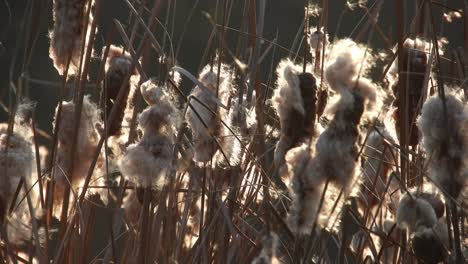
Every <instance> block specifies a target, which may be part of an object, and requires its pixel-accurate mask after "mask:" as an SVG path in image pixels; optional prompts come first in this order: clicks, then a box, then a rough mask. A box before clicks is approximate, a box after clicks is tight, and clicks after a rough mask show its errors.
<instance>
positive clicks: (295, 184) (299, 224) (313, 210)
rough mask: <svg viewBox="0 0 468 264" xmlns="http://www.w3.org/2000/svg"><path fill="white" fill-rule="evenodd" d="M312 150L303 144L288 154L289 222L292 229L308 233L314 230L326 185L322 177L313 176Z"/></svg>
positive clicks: (300, 232) (296, 231)
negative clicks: (290, 201)
mask: <svg viewBox="0 0 468 264" xmlns="http://www.w3.org/2000/svg"><path fill="white" fill-rule="evenodd" d="M312 151H313V150H312V149H309V148H308V147H307V145H306V144H303V145H301V146H299V147H296V148H293V149H291V150H290V151H289V152H288V153H287V155H286V165H287V170H288V173H287V174H288V177H289V178H290V179H291V183H290V184H289V185H290V186H289V187H290V195H291V198H292V205H291V208H290V212H289V217H288V222H289V225H290V227H291V229H292V231H293V232H295V233H299V234H307V233H309V232H310V231H311V230H312V226H313V224H314V221H315V219H316V215H317V213H318V210H319V208H318V207H319V204H320V197H321V194H322V191H323V185H324V184H323V183H322V182H321V181H320V179H316V178H314V177H311V176H312V175H311V174H312V171H311V169H312V168H311V160H312V158H313V157H312V156H313V153H312Z"/></svg>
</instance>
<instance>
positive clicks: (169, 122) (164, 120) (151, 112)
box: [119, 80, 178, 187]
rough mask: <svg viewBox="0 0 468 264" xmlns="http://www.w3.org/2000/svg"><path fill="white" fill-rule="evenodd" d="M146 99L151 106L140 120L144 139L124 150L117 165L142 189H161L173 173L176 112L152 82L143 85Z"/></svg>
mask: <svg viewBox="0 0 468 264" xmlns="http://www.w3.org/2000/svg"><path fill="white" fill-rule="evenodd" d="M142 91H143V94H145V96H144V97H145V99H147V100H148V101H149V102H153V103H154V104H153V105H149V106H148V107H147V108H146V109H145V110H144V111H143V112H142V113H141V115H140V117H139V125H140V127H141V129H142V131H143V137H142V138H141V140H140V142H138V143H137V144H132V145H130V146H129V147H128V148H127V151H126V152H125V155H124V156H123V158H122V159H121V161H120V166H119V167H120V170H121V172H122V174H123V175H124V176H125V177H126V178H128V179H129V180H130V181H132V182H134V183H135V184H137V185H138V186H142V187H161V186H162V185H164V183H165V180H166V176H167V175H168V174H169V172H170V171H171V170H172V157H173V145H174V133H175V128H176V127H178V121H177V109H175V107H174V106H173V102H172V101H171V98H170V96H169V94H168V93H167V92H166V91H165V87H162V86H156V85H155V84H154V80H149V81H147V82H146V83H144V84H143V85H142Z"/></svg>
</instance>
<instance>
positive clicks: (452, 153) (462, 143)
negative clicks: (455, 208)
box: [417, 93, 468, 198]
mask: <svg viewBox="0 0 468 264" xmlns="http://www.w3.org/2000/svg"><path fill="white" fill-rule="evenodd" d="M445 106H446V108H445V109H446V110H444V102H443V101H442V99H441V98H440V97H439V96H437V95H436V96H432V97H430V98H429V99H428V100H427V101H426V102H425V103H424V106H423V108H422V110H421V116H420V117H419V118H418V120H417V124H418V127H419V129H420V131H421V134H422V146H423V147H424V148H425V149H426V152H427V155H428V157H431V158H430V163H429V169H430V175H431V178H432V179H433V180H434V181H435V183H436V184H437V185H438V186H439V187H440V188H442V189H443V190H444V191H445V192H448V193H449V194H450V195H452V196H453V197H454V198H457V197H458V196H459V194H460V192H461V190H462V189H463V188H465V186H466V185H467V180H468V164H467V161H466V160H467V156H468V155H467V154H466V153H468V152H467V151H468V108H467V106H466V103H465V102H463V101H462V100H461V99H459V98H458V97H457V96H456V95H454V94H450V93H448V94H446V96H445ZM444 113H446V114H444Z"/></svg>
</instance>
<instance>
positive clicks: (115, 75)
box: [101, 45, 140, 136]
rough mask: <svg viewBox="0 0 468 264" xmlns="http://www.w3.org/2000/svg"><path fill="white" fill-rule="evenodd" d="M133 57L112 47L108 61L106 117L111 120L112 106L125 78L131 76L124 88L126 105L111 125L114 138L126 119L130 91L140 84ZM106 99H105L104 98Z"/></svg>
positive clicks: (111, 133)
mask: <svg viewBox="0 0 468 264" xmlns="http://www.w3.org/2000/svg"><path fill="white" fill-rule="evenodd" d="M132 60H133V59H132V57H131V56H130V54H129V53H128V52H124V50H123V48H120V47H117V46H114V45H111V46H110V47H109V53H108V57H107V61H106V67H105V70H106V79H105V80H106V82H105V86H104V89H106V91H105V94H106V102H105V104H106V111H105V112H106V117H107V118H109V115H110V112H111V110H112V106H113V105H114V104H115V101H116V99H117V95H118V93H119V90H120V88H121V86H122V84H123V82H124V81H125V77H127V76H129V78H130V79H129V81H128V83H127V84H126V85H125V86H124V87H122V89H124V91H125V96H124V98H125V99H124V103H122V104H121V105H120V106H119V109H117V114H116V116H115V119H114V122H112V123H111V124H109V133H108V136H114V135H117V134H119V133H120V129H121V126H122V121H123V118H124V113H125V108H126V103H127V102H126V100H127V98H128V95H129V92H130V90H134V89H135V87H136V86H137V85H138V82H139V79H140V78H139V74H138V73H137V72H136V70H135V68H134V66H133V61H132ZM101 96H102V97H104V90H103V91H102V95H101ZM103 99H104V98H103Z"/></svg>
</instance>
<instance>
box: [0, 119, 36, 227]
mask: <svg viewBox="0 0 468 264" xmlns="http://www.w3.org/2000/svg"><path fill="white" fill-rule="evenodd" d="M7 127H8V125H6V124H2V125H1V126H0V209H1V210H0V222H3V220H4V218H5V216H6V213H7V211H8V208H9V207H10V204H11V202H12V199H13V195H14V193H15V190H16V188H17V187H18V184H19V182H20V180H21V178H24V179H25V180H29V179H30V178H31V174H32V172H33V166H34V153H33V149H32V144H31V142H30V141H29V140H28V139H27V138H25V137H24V136H23V135H21V134H19V133H15V132H14V133H12V134H11V135H10V137H9V138H8V133H7ZM7 144H8V145H7ZM29 186H30V185H29ZM16 202H18V201H16Z"/></svg>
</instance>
